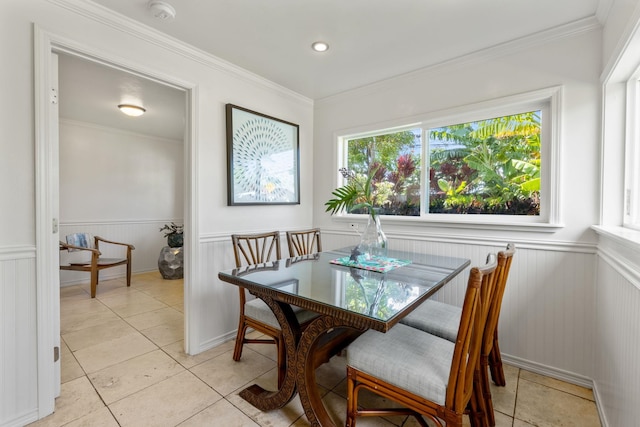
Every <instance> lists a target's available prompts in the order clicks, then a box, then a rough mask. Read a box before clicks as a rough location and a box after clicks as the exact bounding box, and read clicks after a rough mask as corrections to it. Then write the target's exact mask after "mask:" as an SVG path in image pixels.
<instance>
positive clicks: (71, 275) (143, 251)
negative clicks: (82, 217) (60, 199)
mask: <svg viewBox="0 0 640 427" xmlns="http://www.w3.org/2000/svg"><path fill="white" fill-rule="evenodd" d="M172 221H173V222H175V223H177V224H182V220H181V219H168V220H149V221H117V222H116V221H112V222H110V221H103V222H82V223H61V224H60V240H63V241H64V239H65V236H66V235H68V234H73V233H89V234H92V235H94V236H100V237H103V238H105V239H107V240H113V241H115V242H123V243H130V244H132V245H133V246H135V248H136V249H135V250H134V251H133V252H132V255H131V256H132V268H133V272H134V273H143V272H145V271H153V270H157V269H158V255H159V254H160V250H161V249H162V247H164V246H167V239H166V238H165V237H164V233H163V232H160V231H159V229H160V228H161V227H162V226H163V225H164V224H168V223H171V222H172ZM100 251H101V252H102V256H104V257H122V256H124V252H123V250H122V248H118V247H117V246H113V245H104V247H102V246H101V247H100ZM62 256H64V254H62ZM125 274H126V268H125V266H120V267H115V268H109V269H106V270H103V271H101V272H100V279H101V280H102V279H110V278H114V277H123V276H124V275H125ZM87 275H88V273H84V272H77V271H61V272H60V285H61V286H68V285H74V284H78V283H83V282H86V281H87V280H88V279H87V277H88V276H87Z"/></svg>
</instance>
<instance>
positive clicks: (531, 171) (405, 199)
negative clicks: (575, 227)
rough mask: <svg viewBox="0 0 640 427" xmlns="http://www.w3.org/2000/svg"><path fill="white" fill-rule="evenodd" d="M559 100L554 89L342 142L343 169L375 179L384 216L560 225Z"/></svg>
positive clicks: (377, 203) (377, 201)
mask: <svg viewBox="0 0 640 427" xmlns="http://www.w3.org/2000/svg"><path fill="white" fill-rule="evenodd" d="M559 96H560V91H559V89H558V88H553V89H548V90H543V91H539V92H535V93H532V94H526V95H519V96H516V97H510V98H506V99H501V100H494V101H490V102H486V103H482V104H478V105H474V106H470V107H466V108H461V109H456V110H450V111H444V112H439V113H436V114H432V115H430V116H428V117H424V119H423V120H422V121H421V122H419V123H417V124H412V125H406V126H399V127H395V128H391V129H389V128H387V129H383V130H378V131H371V132H367V133H354V134H351V135H348V136H342V137H340V138H339V143H340V144H341V151H340V153H341V157H342V162H341V164H340V167H345V168H346V169H348V170H349V171H350V172H351V173H352V176H355V179H358V180H361V181H362V182H363V183H364V182H366V179H367V177H368V175H369V174H372V181H371V182H372V189H373V193H374V195H375V206H376V207H378V208H379V209H380V214H382V215H387V216H395V217H421V218H423V219H428V220H430V221H431V220H433V221H446V222H460V221H462V222H483V223H487V222H488V223H491V222H494V223H504V222H515V223H522V224H527V223H533V224H552V225H558V224H559V212H558V200H557V197H558V191H557V190H556V189H557V187H558V185H557V184H558V183H557V179H558V174H557V165H558V164H559V159H558V156H559V147H558V142H557V134H558V126H557V123H558V122H559V119H558V114H559V113H558V111H559V108H558V106H559ZM552 183H555V184H556V185H552ZM339 184H340V183H339ZM365 212H366V208H362V209H359V210H354V211H352V212H350V213H352V214H361V213H365Z"/></svg>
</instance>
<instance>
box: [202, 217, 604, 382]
mask: <svg viewBox="0 0 640 427" xmlns="http://www.w3.org/2000/svg"><path fill="white" fill-rule="evenodd" d="M388 237H389V246H390V248H391V249H406V250H412V251H417V252H425V253H427V252H428V253H433V254H436V255H446V256H458V257H463V258H469V259H471V265H481V264H484V263H485V260H486V256H487V254H488V253H489V252H497V251H498V250H500V249H503V248H505V247H506V244H507V242H506V241H505V242H502V241H486V242H479V241H454V240H444V239H440V240H439V241H435V240H429V238H428V237H416V236H409V235H406V236H405V235H399V234H397V235H396V234H391V235H388ZM322 239H323V247H324V248H325V250H329V249H333V248H340V247H345V246H353V245H355V244H356V243H357V242H358V240H359V239H358V237H357V236H355V235H354V234H353V233H350V234H349V233H342V232H340V231H332V230H323V235H322ZM514 243H515V244H516V248H517V252H516V256H515V258H514V261H513V264H512V270H511V274H510V278H509V282H508V286H507V290H506V293H505V298H504V303H503V307H502V315H501V318H500V325H499V330H500V346H501V350H502V352H503V354H505V357H507V358H509V357H510V360H513V361H519V364H520V365H522V366H523V367H527V368H529V369H534V370H537V371H541V372H544V373H545V375H551V376H556V377H558V378H561V379H563V380H566V381H572V382H574V383H577V384H581V385H585V386H588V387H590V386H591V380H590V378H592V377H593V363H594V360H593V337H592V336H593V329H594V327H595V323H594V322H595V315H594V312H595V307H594V294H595V291H594V286H595V257H596V255H595V253H596V249H595V247H584V246H579V245H570V244H555V245H554V244H552V243H551V244H550V243H545V244H544V245H542V244H538V243H536V242H517V241H516V242H514ZM201 251H202V258H201V259H203V260H206V262H203V263H202V266H201V268H202V270H201V274H202V277H203V278H204V280H205V281H206V283H203V284H202V286H201V287H199V288H200V294H199V295H197V298H198V299H201V300H202V301H203V304H202V305H201V307H207V308H206V309H203V312H202V313H201V314H200V317H199V318H200V320H201V323H200V324H201V328H204V329H203V330H202V331H201V332H202V336H203V337H212V338H211V339H210V341H208V342H207V341H206V340H205V341H202V342H201V346H202V348H203V349H204V348H206V347H208V346H209V345H210V344H212V343H213V342H218V341H220V340H222V339H223V338H222V337H229V336H230V334H231V333H232V331H234V330H235V329H236V328H237V325H236V322H237V310H238V309H237V306H236V305H237V296H236V292H237V290H236V289H235V288H233V287H232V286H231V285H228V284H225V283H223V282H221V281H220V280H219V279H217V273H218V271H219V270H220V269H224V268H232V267H233V265H234V262H233V256H232V253H231V252H232V251H231V243H230V239H229V238H228V237H220V238H211V239H204V240H203V241H201ZM467 279H468V269H467V270H465V271H464V272H463V273H461V274H460V275H459V276H458V277H457V278H456V279H454V280H453V282H452V283H450V284H449V285H448V286H446V287H445V289H443V290H442V291H440V292H439V293H438V294H437V295H436V296H435V298H437V299H438V300H441V301H444V302H447V303H450V304H458V305H459V304H461V302H462V299H463V295H464V290H465V286H466V283H467ZM214 331H215V333H214Z"/></svg>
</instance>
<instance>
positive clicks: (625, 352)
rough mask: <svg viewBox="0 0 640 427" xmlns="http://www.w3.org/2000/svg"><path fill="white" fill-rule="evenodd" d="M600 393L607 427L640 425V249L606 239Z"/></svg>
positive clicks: (600, 278) (601, 260) (601, 265)
mask: <svg viewBox="0 0 640 427" xmlns="http://www.w3.org/2000/svg"><path fill="white" fill-rule="evenodd" d="M598 249H599V251H598V262H597V286H596V292H595V295H596V301H597V304H596V329H595V331H594V340H595V345H594V349H595V373H594V394H595V397H596V401H597V402H598V410H599V411H600V419H601V420H602V425H603V426H612V427H613V426H632V425H638V422H639V421H638V420H640V406H639V405H638V402H640V363H639V361H638V355H640V244H638V243H635V244H632V245H628V244H626V243H625V242H621V241H620V240H617V239H612V238H611V236H607V235H602V234H601V236H600V245H599V247H598Z"/></svg>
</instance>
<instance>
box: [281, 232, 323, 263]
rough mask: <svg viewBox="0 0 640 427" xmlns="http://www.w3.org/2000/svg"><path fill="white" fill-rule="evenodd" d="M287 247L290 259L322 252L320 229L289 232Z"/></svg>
mask: <svg viewBox="0 0 640 427" xmlns="http://www.w3.org/2000/svg"><path fill="white" fill-rule="evenodd" d="M287 246H288V247H289V256H290V257H294V256H302V255H309V254H312V253H316V252H322V239H321V238H320V229H319V228H310V229H308V230H297V231H287Z"/></svg>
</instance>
